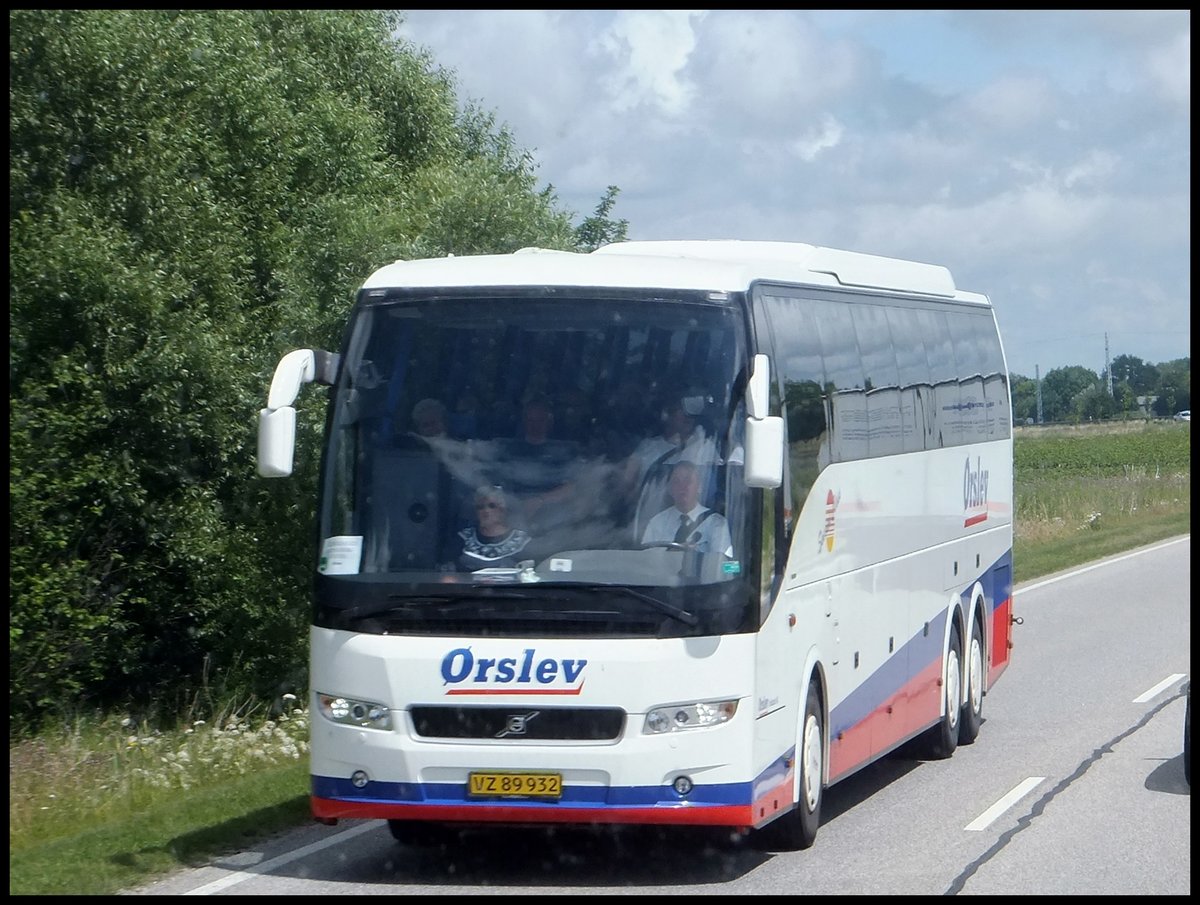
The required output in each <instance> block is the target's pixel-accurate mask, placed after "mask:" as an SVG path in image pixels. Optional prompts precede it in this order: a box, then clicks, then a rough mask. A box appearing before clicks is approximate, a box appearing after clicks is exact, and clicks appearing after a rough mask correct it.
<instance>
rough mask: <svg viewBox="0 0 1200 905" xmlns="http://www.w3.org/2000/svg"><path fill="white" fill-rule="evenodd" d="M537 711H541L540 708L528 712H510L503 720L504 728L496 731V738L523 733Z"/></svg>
mask: <svg viewBox="0 0 1200 905" xmlns="http://www.w3.org/2000/svg"><path fill="white" fill-rule="evenodd" d="M539 713H541V711H540V710H532V711H530V712H529V713H510V714H509V715H508V717H507V718H506V719H505V721H504V728H503V729H501V730H500V731H499V732H497V733H496V738H505V737H506V736H509V735H524V734H525V730H526V729H527V728H528V726H529V723H530V721H531V720H532V719H533V718H534V717H536V716H537V715H538V714H539Z"/></svg>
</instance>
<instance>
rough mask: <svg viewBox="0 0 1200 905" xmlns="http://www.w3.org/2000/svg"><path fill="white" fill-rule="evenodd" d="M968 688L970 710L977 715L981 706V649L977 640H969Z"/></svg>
mask: <svg viewBox="0 0 1200 905" xmlns="http://www.w3.org/2000/svg"><path fill="white" fill-rule="evenodd" d="M970 669H971V677H970V683H971V684H970V686H969V688H968V689H967V690H968V692H969V693H970V695H971V710H972V711H973V712H975V713H979V711H980V709H981V708H982V706H983V648H982V647H981V646H980V644H979V641H978V639H976V638H972V639H971V660H970Z"/></svg>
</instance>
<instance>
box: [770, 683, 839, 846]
mask: <svg viewBox="0 0 1200 905" xmlns="http://www.w3.org/2000/svg"><path fill="white" fill-rule="evenodd" d="M796 769H797V770H798V771H799V772H800V796H799V800H798V801H797V802H796V806H795V807H794V808H793V809H792V810H790V811H788V812H787V813H786V814H784V815H783V816H782V817H778V818H776V819H775V820H774V821H772V822H771V823H768V824H767V825H766V826H765V827H763V828H762V829H760V830H755V831H754V833H753V834H752V839H753V841H754V844H755V845H756V846H758V847H759V848H764V849H774V850H777V851H797V850H800V849H805V848H808V847H810V846H811V845H812V844H813V842H814V841H816V838H817V828H818V827H819V826H820V825H821V796H822V792H823V790H824V777H825V720H824V717H823V716H822V710H821V694H820V692H819V691H818V690H817V685H816V683H815V682H813V683H812V684H810V685H809V687H808V699H807V701H805V704H804V723H803V724H802V726H801V729H800V743H799V746H798V750H797V756H796Z"/></svg>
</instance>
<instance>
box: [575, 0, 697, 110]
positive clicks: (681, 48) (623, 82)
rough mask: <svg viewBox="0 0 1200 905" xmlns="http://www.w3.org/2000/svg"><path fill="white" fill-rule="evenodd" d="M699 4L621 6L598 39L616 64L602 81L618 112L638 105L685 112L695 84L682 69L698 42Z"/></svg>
mask: <svg viewBox="0 0 1200 905" xmlns="http://www.w3.org/2000/svg"><path fill="white" fill-rule="evenodd" d="M704 16H705V13H704V12H703V11H698V10H644V11H628V10H623V11H620V12H618V13H617V14H616V16H615V18H614V20H613V23H612V24H611V25H610V26H609V27H608V28H607V29H605V30H604V32H603V33H602V34H601V35H600V36H599V37H598V38H597V39H596V47H597V48H598V49H599V50H600V51H602V52H603V53H605V54H607V55H608V56H609V57H610V58H611V59H612V60H613V61H614V62H615V64H616V65H615V68H614V69H613V70H612V72H611V73H610V74H609V75H607V76H606V77H605V78H604V80H603V83H604V85H605V87H606V88H607V89H608V91H609V94H610V96H611V101H610V103H611V104H612V107H613V109H614V110H616V111H617V112H618V113H620V112H625V111H628V110H631V109H633V108H635V107H638V106H640V105H646V106H649V107H651V108H652V109H656V110H658V111H661V112H662V113H664V114H666V115H668V116H679V115H682V114H684V113H686V112H687V110H688V107H689V106H690V104H691V100H692V98H693V96H694V95H695V93H696V87H695V85H694V84H692V83H691V81H690V80H689V79H687V78H685V77H684V76H683V75H682V70H683V69H684V67H685V66H686V65H687V63H688V58H689V57H690V56H691V54H692V51H693V50H694V49H695V46H696V35H695V31H694V29H693V21H697V22H699V21H702V20H703V19H704Z"/></svg>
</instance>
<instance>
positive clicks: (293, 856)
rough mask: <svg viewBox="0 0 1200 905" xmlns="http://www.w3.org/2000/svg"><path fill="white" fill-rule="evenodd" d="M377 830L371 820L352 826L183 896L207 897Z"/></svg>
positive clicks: (376, 825) (197, 888) (375, 823)
mask: <svg viewBox="0 0 1200 905" xmlns="http://www.w3.org/2000/svg"><path fill="white" fill-rule="evenodd" d="M378 828H379V821H378V820H371V821H368V822H366V823H364V824H361V825H359V826H352V827H350V829H348V830H343V831H342V832H340V833H337V834H336V835H334V836H330V837H329V838H328V839H322V840H321V841H320V842H314V843H312V844H311V845H306V846H304V847H303V848H298V849H296V850H295V851H294V852H288V853H287V854H286V855H280V856H279V857H278V858H272V859H271V860H270V861H264V862H263V863H262V864H256V865H255V866H254V867H252V868H251V869H250V870H241V871H237V872H235V873H232V874H229V875H228V876H225V877H222V878H221V879H220V880H213V881H212V882H211V883H205V884H204V885H203V886H197V887H196V888H195V889H192V890H189V891H188V892H185V893H183V894H182V895H185V896H207V895H211V894H212V893H214V892H220V891H221V890H222V889H227V888H228V887H230V886H233V885H234V884H235V883H241V882H242V881H243V880H249V879H250V878H251V877H254V876H258V875H260V874H265V873H268V872H269V871H272V870H274V869H275V868H277V867H279V866H280V865H282V864H290V863H291V862H293V861H295V860H297V859H299V858H304V857H307V856H308V855H311V854H312V853H313V852H319V851H321V849H324V848H329V846H331V845H337V844H338V843H340V842H345V841H346V840H348V839H353V838H354V837H355V836H361V835H362V834H363V833H366V832H368V831H369V830H375V829H378Z"/></svg>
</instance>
